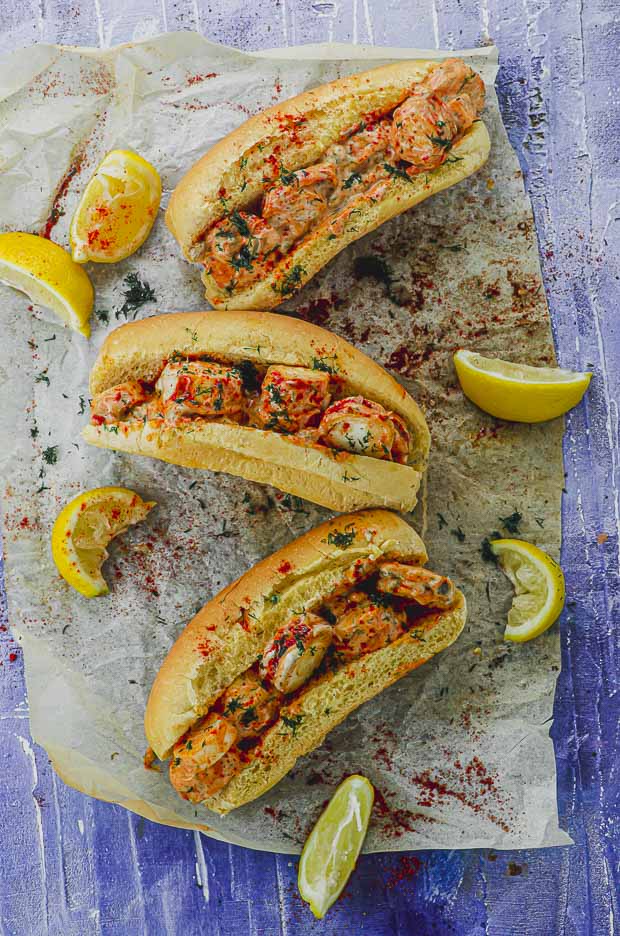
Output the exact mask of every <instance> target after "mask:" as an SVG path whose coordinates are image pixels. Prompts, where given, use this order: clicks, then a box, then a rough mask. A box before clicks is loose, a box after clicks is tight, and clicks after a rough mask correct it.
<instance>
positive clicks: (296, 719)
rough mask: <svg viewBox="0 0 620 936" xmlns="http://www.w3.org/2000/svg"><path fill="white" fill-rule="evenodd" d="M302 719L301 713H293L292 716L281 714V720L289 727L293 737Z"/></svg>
mask: <svg viewBox="0 0 620 936" xmlns="http://www.w3.org/2000/svg"><path fill="white" fill-rule="evenodd" d="M303 720H304V717H303V715H293V717H292V718H289V717H288V716H287V715H282V721H283V722H284V724H285V725H286V727H287V728H290V730H291V731H292V733H293V737H295V736H296V735H297V729H298V728H299V726H300V725H301V723H302V721H303Z"/></svg>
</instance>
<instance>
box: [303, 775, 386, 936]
mask: <svg viewBox="0 0 620 936" xmlns="http://www.w3.org/2000/svg"><path fill="white" fill-rule="evenodd" d="M373 801H374V789H373V787H372V784H371V783H370V781H368V780H367V779H366V777H361V776H359V775H357V774H353V775H352V776H350V777H347V779H346V780H344V781H343V782H342V783H341V784H340V786H339V787H338V789H337V790H336V792H335V793H334V795H333V796H332V798H331V800H330V801H329V803H328V805H327V807H326V808H325V810H324V811H323V813H321V815H320V817H319V819H318V821H317V823H316V825H315V826H314V828H313V830H312V832H311V833H310V835H309V837H308V840H307V841H306V844H305V845H304V850H303V852H302V854H301V858H300V861H299V876H298V882H299V892H300V894H301V896H302V897H303V899H304V900H305V901H307V902H308V903H309V904H310V909H311V910H312V912H313V914H314V915H315V917H317V919H319V920H321V919H323V917H324V916H325V914H326V913H327V911H328V910H329V908H330V907H331V905H332V904H333V903H334V901H336V900H337V899H338V897H339V896H340V894H341V892H342V890H343V888H344V886H345V884H346V883H347V881H348V879H349V877H350V875H351V872H352V871H353V869H354V867H355V863H356V861H357V859H358V856H359V853H360V850H361V848H362V844H363V842H364V838H365V837H366V830H367V829H368V822H369V820H370V813H371V811H372V804H373Z"/></svg>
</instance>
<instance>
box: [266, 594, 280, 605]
mask: <svg viewBox="0 0 620 936" xmlns="http://www.w3.org/2000/svg"><path fill="white" fill-rule="evenodd" d="M279 600H280V596H279V595H269V597H268V598H267V601H268V602H269V604H272V605H276V604H277V603H278V601H279Z"/></svg>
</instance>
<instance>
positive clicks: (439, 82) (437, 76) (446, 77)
mask: <svg viewBox="0 0 620 936" xmlns="http://www.w3.org/2000/svg"><path fill="white" fill-rule="evenodd" d="M422 85H423V86H424V87H425V88H427V89H428V90H429V91H433V92H434V93H435V94H438V95H440V96H441V97H446V98H455V97H459V96H463V97H468V98H469V99H470V101H471V106H472V107H473V108H475V110H476V111H477V113H480V111H481V110H482V108H483V107H484V98H485V90H484V82H483V80H482V78H481V77H480V75H478V74H477V73H476V72H475V71H474V70H473V69H472V68H470V67H469V65H466V64H465V62H464V61H463V60H462V59H458V58H452V59H445V61H443V62H441V63H440V64H439V65H437V66H436V67H435V68H433V70H432V71H431V72H430V74H429V75H428V76H427V77H426V78H425V79H424V81H423V82H422Z"/></svg>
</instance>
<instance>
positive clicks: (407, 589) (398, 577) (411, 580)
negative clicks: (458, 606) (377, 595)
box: [377, 562, 456, 608]
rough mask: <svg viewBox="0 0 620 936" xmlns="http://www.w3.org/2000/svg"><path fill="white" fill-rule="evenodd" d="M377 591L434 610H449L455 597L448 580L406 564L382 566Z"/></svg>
mask: <svg viewBox="0 0 620 936" xmlns="http://www.w3.org/2000/svg"><path fill="white" fill-rule="evenodd" d="M377 591H379V592H382V593H383V594H387V595H395V596H396V597H398V598H406V599H408V600H409V601H415V602H416V603H417V604H420V605H429V606H431V607H433V608H449V607H451V606H452V605H453V604H454V599H455V597H456V589H455V587H454V585H453V583H452V582H451V581H450V579H449V578H446V577H445V576H444V575H437V573H436V572H431V571H430V569H424V568H423V567H422V566H411V565H406V564H405V563H403V562H385V563H384V564H383V565H382V566H381V567H380V569H379V579H378V582H377Z"/></svg>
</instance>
